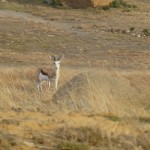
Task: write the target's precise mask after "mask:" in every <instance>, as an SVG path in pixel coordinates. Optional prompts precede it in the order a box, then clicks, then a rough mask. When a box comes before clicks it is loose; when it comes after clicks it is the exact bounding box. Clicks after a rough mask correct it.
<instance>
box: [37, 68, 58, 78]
mask: <svg viewBox="0 0 150 150" xmlns="http://www.w3.org/2000/svg"><path fill="white" fill-rule="evenodd" d="M40 72H41V73H42V74H43V75H47V76H48V77H49V79H52V78H54V77H55V75H56V74H55V71H54V69H53V68H48V67H47V68H46V67H44V68H39V69H38V70H37V80H38V79H39V74H40Z"/></svg>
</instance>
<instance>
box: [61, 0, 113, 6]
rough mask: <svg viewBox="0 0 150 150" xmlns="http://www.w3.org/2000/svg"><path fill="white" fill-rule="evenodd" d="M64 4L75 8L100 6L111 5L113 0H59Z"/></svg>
mask: <svg viewBox="0 0 150 150" xmlns="http://www.w3.org/2000/svg"><path fill="white" fill-rule="evenodd" d="M59 1H60V3H61V4H62V5H64V6H69V7H73V8H87V7H99V6H106V5H109V4H110V3H111V2H112V1H113V0H59Z"/></svg>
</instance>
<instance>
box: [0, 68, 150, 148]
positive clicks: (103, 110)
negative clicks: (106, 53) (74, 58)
mask: <svg viewBox="0 0 150 150" xmlns="http://www.w3.org/2000/svg"><path fill="white" fill-rule="evenodd" d="M34 72H35V69H28V68H26V69H24V70H21V69H16V70H14V69H12V70H9V69H8V70H5V71H3V72H1V73H0V79H1V80H0V91H1V92H0V99H1V102H0V105H1V115H2V116H3V117H2V118H1V123H2V125H1V126H0V129H1V130H3V133H2V134H1V139H3V140H2V142H1V146H2V147H3V148H6V147H7V148H10V147H14V148H19V147H21V148H23V147H24V149H28V148H30V149H36V148H38V149H42V148H48V147H52V149H60V150H63V149H71V150H74V149H75V150H82V149H83V148H84V149H85V150H86V149H87V150H88V149H91V148H95V149H96V148H99V149H103V148H105V149H112V150H114V149H116V150H117V149H119V148H122V149H123V150H125V149H140V150H148V148H149V144H150V143H149V142H150V141H149V140H148V139H149V133H150V124H149V122H150V121H149V120H150V118H149V117H148V114H149V110H148V109H146V108H145V107H144V106H145V105H147V106H148V105H149V101H148V99H145V97H143V96H144V95H148V93H147V92H144V91H148V89H149V86H148V85H149V84H148V83H146V82H148V81H147V78H148V76H149V73H147V74H141V73H138V72H134V73H124V72H122V73H121V72H120V73H119V72H115V71H114V72H113V71H111V72H110V71H101V72H100V73H99V72H95V74H96V75H95V74H93V73H92V74H91V73H86V75H88V76H87V80H88V83H86V82H81V81H78V82H81V84H79V83H78V84H76V85H73V86H74V87H71V88H73V91H72V90H71V91H70V89H71V88H70V89H69V86H68V92H70V94H71V97H72V98H73V99H75V101H74V103H76V105H79V104H80V102H79V101H78V99H79V98H80V97H82V96H83V95H82V94H84V95H86V96H87V97H86V98H87V99H86V100H87V101H88V102H89V103H88V107H87V105H83V106H82V107H83V109H80V108H79V109H77V110H75V112H74V109H70V108H69V107H67V105H68V104H67V103H65V97H64V95H61V101H62V102H60V103H63V109H62V108H61V106H60V103H55V101H52V95H53V94H54V93H55V91H54V90H53V88H51V91H48V90H47V85H46V83H45V86H44V89H45V92H44V93H38V92H37V90H36V88H35V83H34ZM79 72H80V71H78V70H77V71H75V70H72V71H70V72H69V73H68V74H66V70H65V69H62V72H61V74H62V78H61V81H60V84H59V87H62V89H63V90H64V91H65V90H66V89H65V88H63V85H66V86H67V84H66V83H67V82H70V83H72V84H74V82H72V77H73V80H74V78H75V79H80V78H79V77H82V75H83V74H84V73H82V74H78V73H79ZM22 73H23V75H22ZM75 74H77V76H76V77H74V76H75ZM93 76H94V78H93ZM124 76H125V77H126V78H127V79H125V78H124ZM133 76H135V78H134V77H133ZM83 77H85V76H83ZM140 77H141V78H144V79H145V80H146V81H145V82H144V81H143V80H142V81H141V80H140V79H139V78H140ZM70 79H71V80H70ZM93 79H94V80H93ZM131 79H132V80H131ZM133 80H136V81H138V83H137V84H136V82H134V83H135V85H132V82H133ZM75 81H76V83H77V80H75ZM130 82H131V85H132V86H131V87H130V84H129V83H130ZM86 84H87V85H86ZM139 84H140V86H142V87H143V88H144V89H145V90H144V91H142V92H143V94H142V97H140V96H139V94H138V92H139V91H138V90H139V89H138V88H137V87H138V86H139ZM85 85H86V86H88V87H89V88H90V89H89V88H87V87H86V86H85ZM78 86H80V88H79V89H80V95H78V97H77V98H76V97H75V96H76V94H75V93H74V92H76V90H74V89H76V88H77V87H78ZM123 86H124V87H123ZM143 88H142V89H143ZM83 89H85V91H84V92H83ZM87 89H88V90H87ZM133 89H134V90H133ZM137 89H138V90H137ZM142 89H141V90H142ZM116 90H117V91H116ZM110 91H111V92H110ZM59 92H60V91H59V90H58V92H57V94H59ZM82 92H83V93H82ZM85 92H86V93H85ZM135 92H137V95H135ZM89 93H90V94H89ZM123 95H124V96H123ZM91 96H92V97H93V99H91ZM130 96H133V97H130ZM137 96H139V97H137ZM88 98H89V99H88ZM131 98H133V99H131ZM55 100H56V99H55ZM143 102H144V103H145V104H144V105H143ZM65 105H66V106H65ZM89 106H90V107H89ZM86 107H87V108H86ZM87 110H88V111H87ZM62 112H63V113H62ZM12 118H13V119H12ZM18 127H19V130H18ZM6 130H7V131H6ZM23 133H25V135H23ZM60 133H61V134H60ZM12 134H14V135H15V136H14V135H12ZM19 136H21V137H22V138H21V139H20V140H19ZM47 137H49V138H47ZM9 139H11V140H9ZM54 143H55V144H54Z"/></svg>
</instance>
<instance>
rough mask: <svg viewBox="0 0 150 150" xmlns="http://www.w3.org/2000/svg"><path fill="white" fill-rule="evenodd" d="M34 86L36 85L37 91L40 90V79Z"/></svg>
mask: <svg viewBox="0 0 150 150" xmlns="http://www.w3.org/2000/svg"><path fill="white" fill-rule="evenodd" d="M36 87H37V90H38V92H40V81H37V84H36Z"/></svg>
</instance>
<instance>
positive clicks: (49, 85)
mask: <svg viewBox="0 0 150 150" xmlns="http://www.w3.org/2000/svg"><path fill="white" fill-rule="evenodd" d="M50 87H51V82H50V80H49V81H48V89H50Z"/></svg>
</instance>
